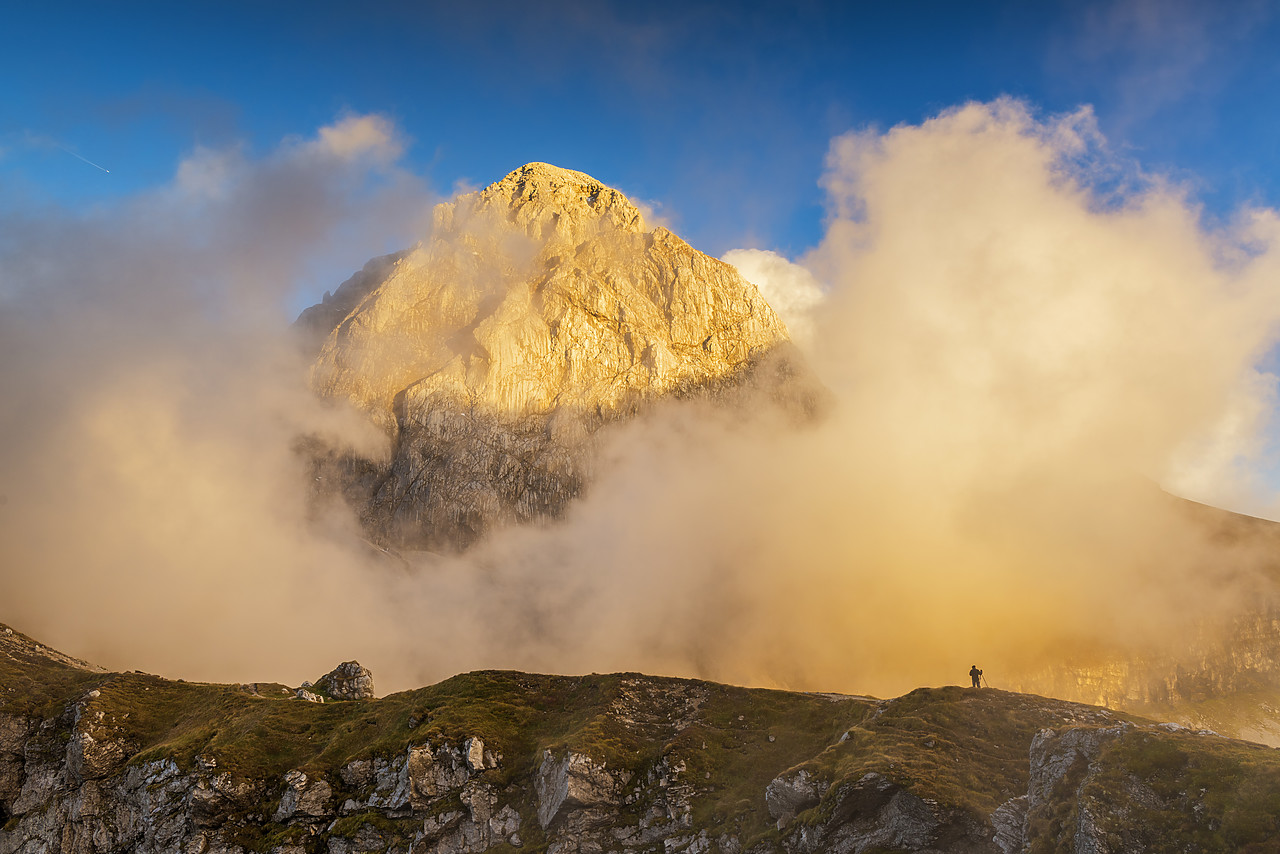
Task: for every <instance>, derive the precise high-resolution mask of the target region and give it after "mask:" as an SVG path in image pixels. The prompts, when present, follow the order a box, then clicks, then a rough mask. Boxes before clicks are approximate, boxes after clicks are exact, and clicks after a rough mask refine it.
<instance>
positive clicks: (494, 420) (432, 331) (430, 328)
mask: <svg viewBox="0 0 1280 854" xmlns="http://www.w3.org/2000/svg"><path fill="white" fill-rule="evenodd" d="M434 219H435V222H434V228H433V229H432V233H431V237H430V238H429V239H428V240H426V241H424V242H423V243H422V244H420V245H418V246H417V247H415V248H413V249H411V250H410V251H408V252H406V253H404V254H402V255H400V256H388V257H387V258H386V259H377V263H373V262H371V265H370V266H369V267H366V269H365V270H364V271H362V272H361V274H358V275H357V276H355V277H353V278H352V279H351V280H350V281H349V282H348V283H346V284H345V285H344V286H343V287H342V288H339V289H338V291H337V293H335V294H334V295H333V296H332V297H331V298H329V299H328V300H327V301H326V303H324V304H322V305H321V306H318V307H315V308H313V309H309V310H308V312H307V313H304V316H303V318H301V319H300V325H303V326H305V327H306V330H307V331H308V332H309V334H311V335H313V336H316V337H318V335H319V334H323V333H324V332H325V331H326V330H325V328H324V327H325V325H326V324H328V323H334V324H335V325H334V326H333V328H332V329H331V330H329V331H328V332H327V336H326V337H325V339H324V342H323V345H322V346H321V347H320V351H319V354H318V356H317V358H316V361H315V364H314V367H313V370H312V382H313V385H314V387H315V388H316V390H317V391H318V392H320V393H321V394H323V395H326V396H329V397H333V398H346V399H349V400H351V401H353V402H354V403H355V404H356V405H357V406H359V407H360V408H362V409H363V410H364V411H366V412H367V413H368V414H369V416H370V417H371V418H372V419H373V420H374V421H375V422H377V423H378V424H379V425H381V426H382V427H383V428H385V429H386V430H387V431H388V432H389V433H390V434H392V436H393V438H394V453H393V456H392V459H391V461H390V463H389V464H382V463H375V462H372V461H364V462H361V461H357V460H352V459H350V458H343V459H337V458H334V459H331V461H330V462H332V463H333V465H329V466H324V467H322V468H321V469H320V470H318V473H317V477H321V478H326V477H328V478H331V479H332V478H337V479H339V480H341V481H342V483H343V489H344V490H345V492H346V493H347V495H348V498H349V499H353V500H354V501H355V502H356V503H357V504H358V505H359V506H360V509H361V511H362V514H363V516H364V520H365V522H366V525H367V526H368V527H369V528H370V530H371V531H372V532H373V533H374V534H375V535H376V536H377V537H378V538H380V539H382V540H384V541H388V542H395V543H400V544H409V545H415V546H426V547H432V548H440V547H446V546H465V545H467V544H469V543H470V542H472V541H474V540H475V539H476V538H477V537H478V536H480V534H482V533H483V532H484V530H486V529H487V528H489V527H491V526H492V525H493V524H495V523H498V522H504V521H527V520H530V519H534V518H539V517H545V516H554V515H556V514H558V513H559V512H561V510H562V509H563V507H564V505H565V503H566V502H567V501H568V500H570V499H571V498H573V497H574V496H575V495H577V494H578V493H579V492H580V491H581V490H582V488H583V486H584V484H585V483H586V482H587V480H588V478H589V475H590V465H591V463H590V459H591V454H590V446H591V444H592V437H593V436H594V435H595V433H596V432H597V430H599V428H600V427H601V426H603V425H605V424H607V423H609V422H611V421H614V420H616V419H618V418H621V417H625V416H628V415H632V414H634V413H636V412H637V411H640V410H641V409H643V408H644V407H646V406H647V405H649V404H650V403H652V402H653V401H654V400H655V399H658V398H661V397H667V396H673V395H674V396H686V395H692V394H711V395H716V394H720V393H722V392H723V391H724V390H725V389H726V388H741V387H742V386H743V385H744V384H749V383H752V382H753V381H756V380H761V379H763V378H772V379H773V381H774V382H775V387H776V388H781V385H778V384H777V381H778V377H779V375H780V374H781V375H782V377H783V379H784V380H785V381H786V382H785V384H786V385H787V386H788V388H794V387H795V385H796V383H794V382H792V381H791V380H794V378H795V376H796V375H797V374H800V373H802V372H803V371H802V369H801V368H800V367H799V365H798V362H797V361H796V358H795V356H794V351H793V350H792V349H791V348H790V345H789V339H788V336H787V330H786V328H785V327H784V325H783V324H782V322H781V321H780V320H779V319H778V317H777V315H776V314H775V313H774V312H773V310H772V309H771V308H770V307H769V305H768V304H767V303H766V302H765V300H764V299H763V298H762V297H761V295H760V293H759V291H758V290H757V289H756V287H755V286H754V285H752V284H751V283H749V282H747V281H746V280H745V279H743V278H742V276H741V275H740V274H739V273H738V272H737V270H736V269H734V268H733V267H732V266H730V265H728V264H725V263H723V262H721V261H718V260H716V259H715V258H711V257H709V256H707V255H705V254H703V253H701V252H699V251H697V250H696V249H693V248H692V247H691V246H689V245H688V244H687V243H685V242H684V241H683V240H681V239H680V238H679V237H677V236H676V235H675V234H673V233H671V232H670V231H668V230H667V229H665V228H661V227H659V228H655V229H653V230H647V228H646V225H645V222H644V217H643V216H642V214H641V212H640V210H639V209H638V208H637V207H636V206H635V205H634V204H632V203H631V202H630V201H629V200H628V199H627V198H626V197H625V196H624V195H623V194H622V193H619V192H618V191H617V190H613V189H610V188H609V187H606V186H604V185H603V184H601V183H600V182H599V181H596V180H595V179H593V178H591V177H589V176H587V175H584V174H582V173H581V172H573V171H570V170H567V169H560V168H557V167H555V166H550V165H548V164H545V163H530V164H528V165H526V166H523V167H521V168H520V169H517V170H516V171H515V172H512V173H511V174H510V175H508V176H507V177H505V178H504V179H502V180H501V181H499V182H497V183H496V184H493V185H491V186H489V187H487V188H486V189H484V190H481V191H479V192H476V193H471V194H468V195H464V196H461V197H459V198H457V199H456V200H454V201H453V202H451V203H448V204H443V205H440V206H438V207H437V209H436V211H435V217H434ZM346 305H352V306H353V307H352V308H351V310H350V311H349V312H347V313H345V315H343V316H342V317H341V318H339V317H338V315H339V314H341V313H342V310H343V308H344V307H345V306H346Z"/></svg>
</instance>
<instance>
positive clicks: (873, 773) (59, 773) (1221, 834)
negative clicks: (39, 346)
mask: <svg viewBox="0 0 1280 854" xmlns="http://www.w3.org/2000/svg"><path fill="white" fill-rule="evenodd" d="M351 669H352V668H347V670H351ZM362 670H363V669H362ZM366 672H367V671H366ZM1278 847H1280V753H1277V752H1276V751H1275V750H1273V749H1271V748H1268V747H1264V746H1262V745H1258V744H1252V743H1249V742H1244V741H1237V740H1233V739H1229V738H1224V737H1222V736H1219V735H1216V734H1214V733H1212V732H1208V731H1199V732H1197V731H1192V730H1188V729H1185V728H1183V727H1180V726H1177V725H1174V724H1158V723H1154V722H1152V721H1149V720H1144V719H1141V718H1136V717H1132V716H1128V715H1123V714H1119V713H1116V712H1112V711H1109V710H1107V709H1103V708H1099V707H1095V706H1087V705H1082V704H1077V703H1070V702H1065V701H1060V700H1051V699H1046V698H1044V697H1038V696H1034V695H1028V694H1014V693H1009V692H1004V691H997V690H991V689H970V688H959V687H943V688H921V689H918V690H916V691H912V692H911V693H909V694H907V695H905V696H903V697H898V698H897V699H892V700H878V699H875V698H871V697H861V696H844V695H836V694H804V693H793V692H787V691H772V690H759V689H746V688H735V687H731V686H727V685H718V684H714V683H709V682H701V681H696V680H689V679H672V678H659V677H652V676H642V675H639V674H626V673H624V674H613V675H607V676H600V675H594V674H593V675H591V676H581V677H566V676H539V675H533V674H526V673H514V672H492V671H490V672H478V673H469V674H465V675H462V676H457V677H454V678H453V679H449V680H447V681H445V682H442V683H440V684H438V685H433V686H431V687H428V688H421V689H418V690H414V691H407V692H403V693H400V694H395V695H392V696H389V697H384V698H382V699H372V698H364V699H353V700H336V699H334V700H331V701H330V702H327V703H323V704H320V703H309V702H305V701H302V700H298V699H294V692H293V690H292V689H290V688H289V687H287V686H284V685H274V684H270V685H269V684H262V683H258V684H254V685H212V684H195V683H186V682H171V681H168V680H165V679H161V678H159V677H156V676H150V675H147V674H143V673H138V672H133V673H106V672H103V671H101V670H100V669H97V668H93V667H91V666H89V665H86V664H85V663H84V662H79V661H76V660H75V659H71V658H68V657H66V656H61V655H59V654H57V653H54V652H52V651H51V650H49V649H47V648H46V647H43V646H41V645H40V644H37V643H36V642H35V641H33V640H32V639H30V638H28V637H26V636H24V635H22V634H20V633H18V632H15V631H13V630H12V629H9V628H7V627H0V854H35V852H49V851H59V852H65V854H110V853H111V852H134V854H153V852H154V854H159V853H160V852H166V854H167V853H168V852H188V851H191V852H210V853H213V852H216V853H217V854H248V852H270V854H316V852H328V854H353V852H402V853H403V854H409V853H410V852H412V853H413V854H428V852H430V854H479V852H508V854H510V852H517V851H528V852H554V854H570V852H580V854H587V852H619V854H623V853H624V852H637V854H638V852H664V854H668V853H669V854H680V852H687V854H748V852H749V854H783V852H786V854H802V852H803V854H817V852H850V854H872V853H873V852H890V851H895V852H975V854H976V852H989V854H1014V852H1042V851H1043V852H1049V851H1077V852H1079V851H1088V852H1165V851H1167V852H1174V851H1179V852H1182V851H1197V852H1214V851H1223V852H1227V851H1230V852H1238V851H1257V852H1262V851H1274V850H1277V848H1278Z"/></svg>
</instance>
